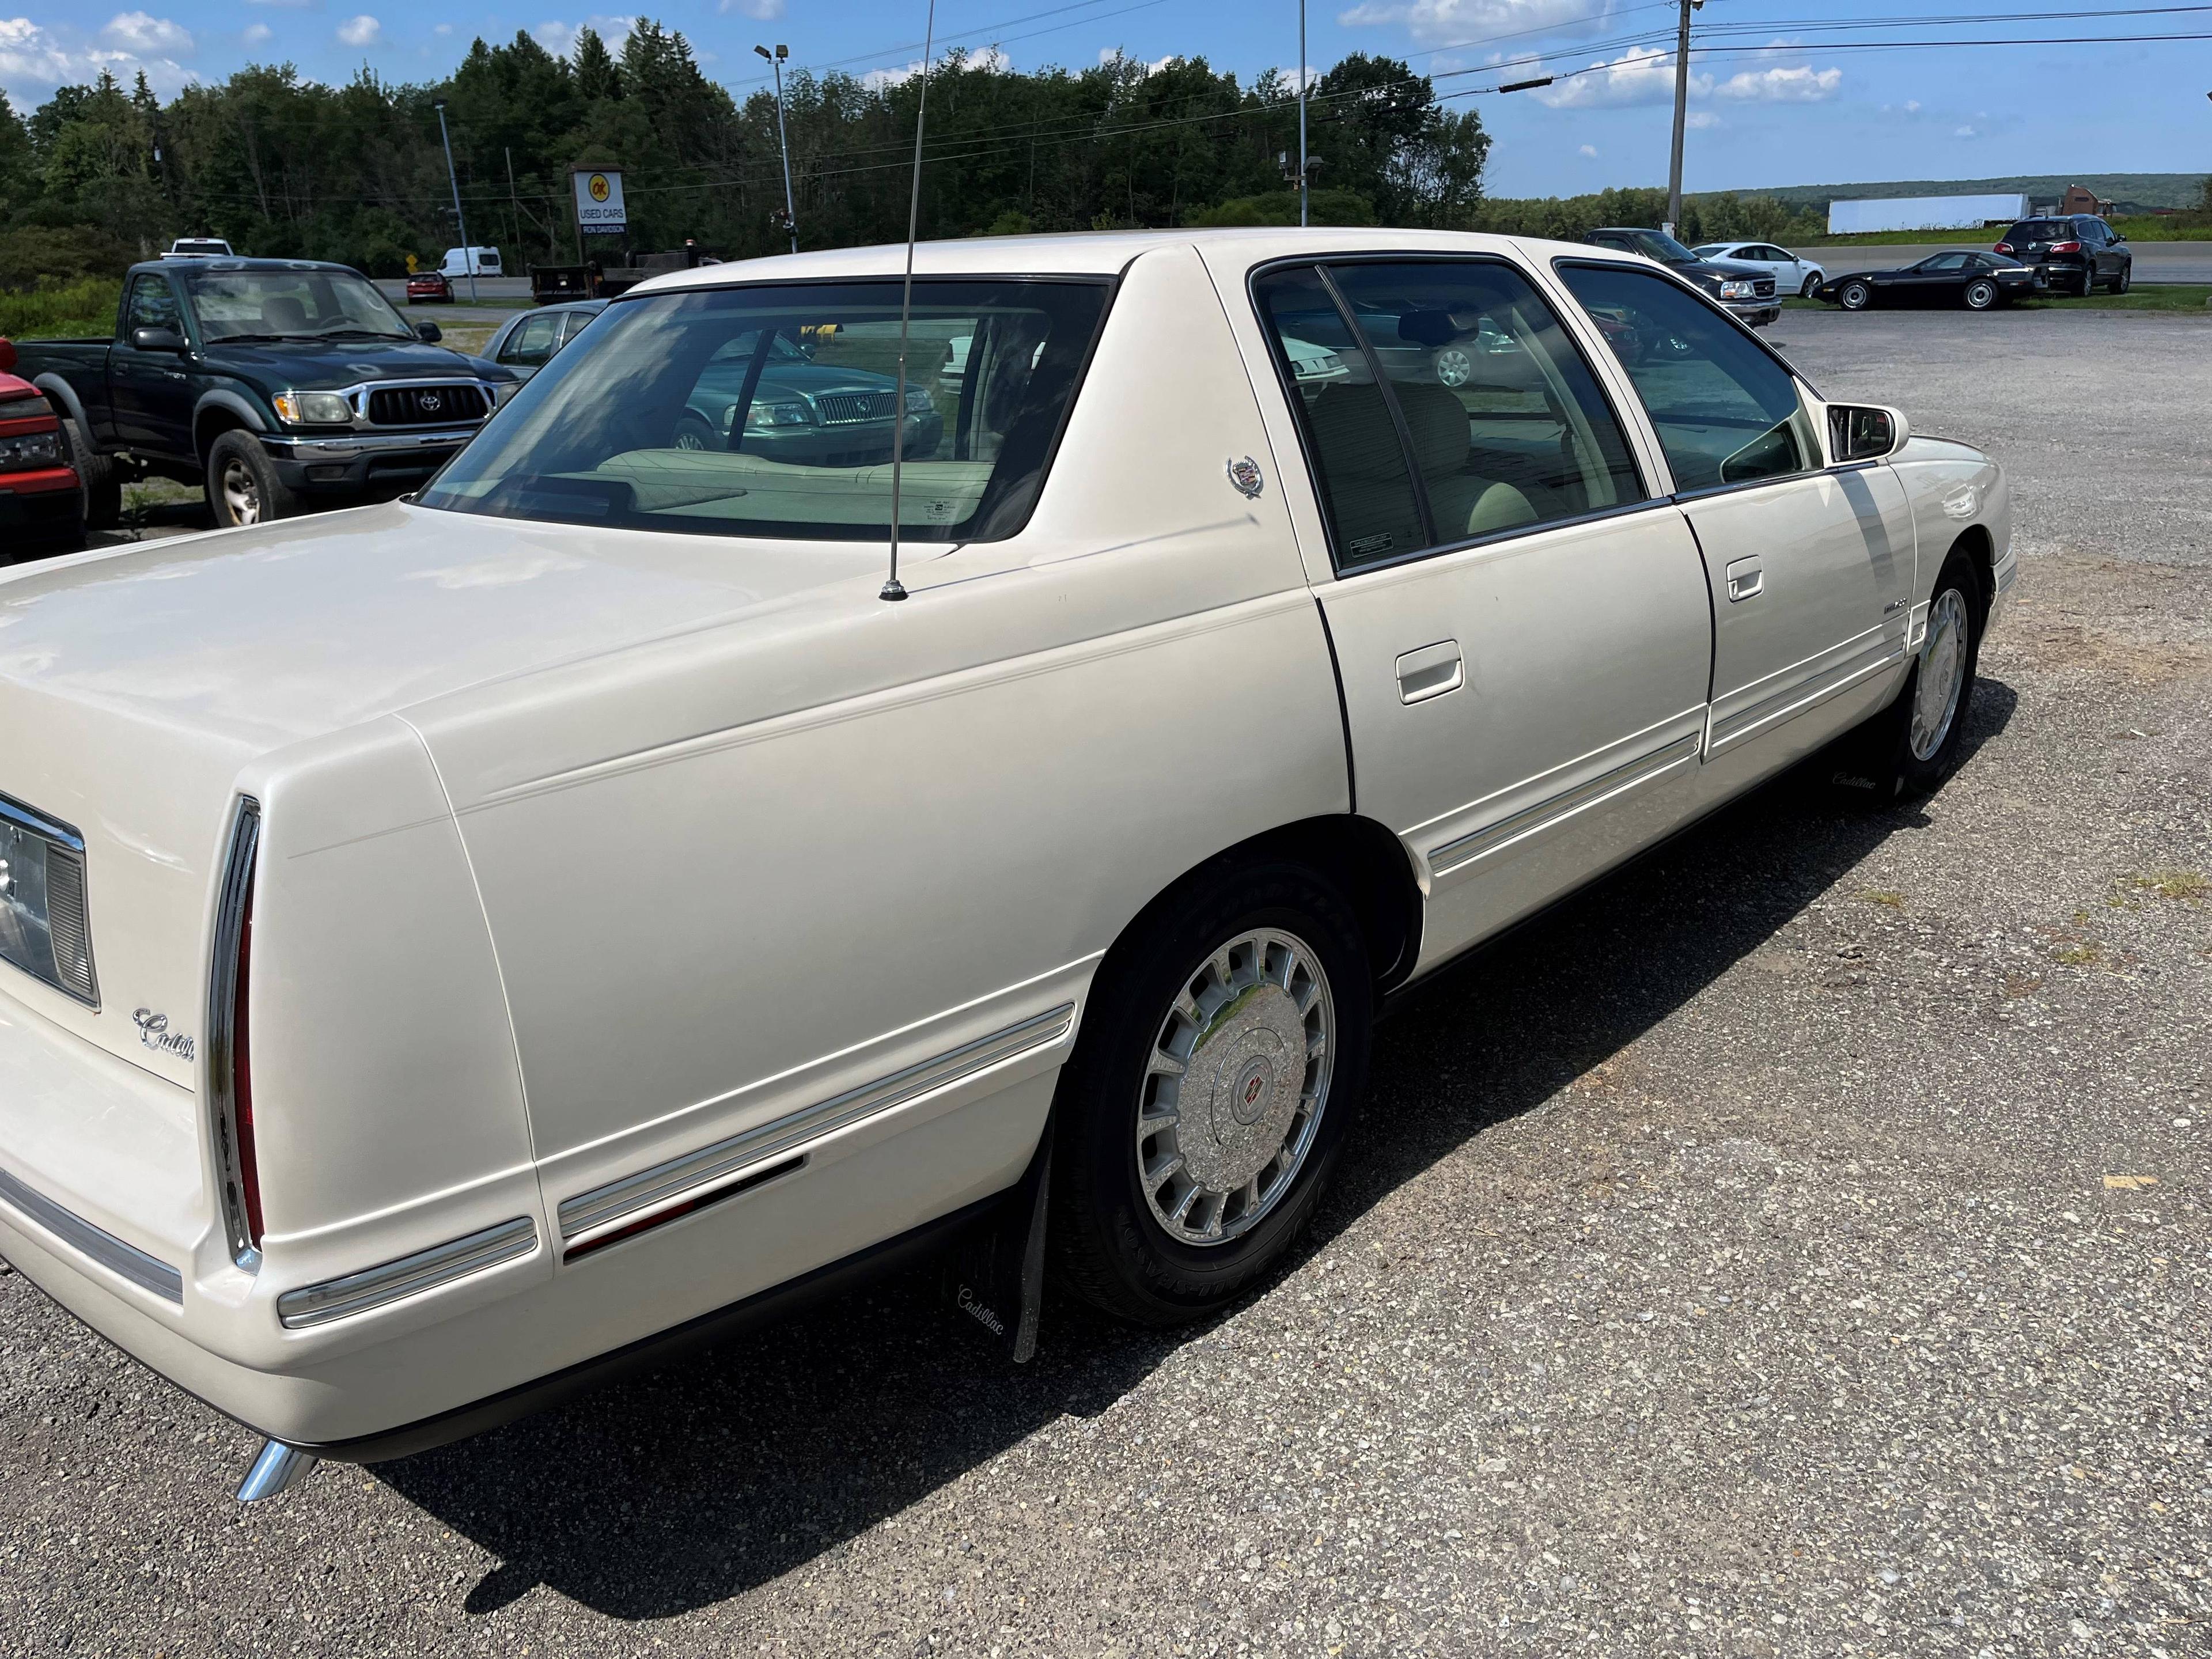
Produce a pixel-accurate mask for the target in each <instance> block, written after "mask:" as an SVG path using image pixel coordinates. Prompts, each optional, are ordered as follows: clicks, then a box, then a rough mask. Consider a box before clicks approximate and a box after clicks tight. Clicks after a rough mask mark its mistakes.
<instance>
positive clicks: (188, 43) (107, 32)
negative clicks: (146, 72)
mask: <svg viewBox="0 0 2212 1659" xmlns="http://www.w3.org/2000/svg"><path fill="white" fill-rule="evenodd" d="M100 34H101V36H102V37H103V38H104V39H105V40H106V41H107V43H108V44H109V45H110V46H120V47H122V48H123V50H124V51H125V52H141V53H145V54H149V55H158V56H161V57H163V58H179V57H189V56H191V50H192V36H191V30H189V29H187V28H185V27H184V26H183V25H182V24H181V23H173V22H171V21H169V20H168V19H167V18H166V17H156V16H155V15H152V14H151V13H150V12H143V11H125V12H118V13H117V14H116V15H114V16H112V17H111V18H109V19H108V20H107V27H106V28H104V29H102V30H100Z"/></svg>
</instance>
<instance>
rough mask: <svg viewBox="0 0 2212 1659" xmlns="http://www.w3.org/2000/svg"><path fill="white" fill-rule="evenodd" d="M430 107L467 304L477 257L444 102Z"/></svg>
mask: <svg viewBox="0 0 2212 1659" xmlns="http://www.w3.org/2000/svg"><path fill="white" fill-rule="evenodd" d="M430 102H431V105H432V106H433V107H434V108H435V109H436V110H437V112H438V142H439V143H442V144H443V145H445V147H446V182H447V183H448V184H450V185H453V222H454V223H455V224H456V225H458V226H459V227H460V231H461V268H462V269H463V270H466V271H467V272H468V273H469V303H470V304H471V305H474V304H475V303H476V302H477V256H476V250H475V249H474V248H472V247H471V246H469V222H468V221H467V220H466V219H464V218H463V217H461V179H460V175H459V173H455V172H454V171H453V135H452V134H450V133H448V132H447V131H446V100H444V99H442V98H434V99H432V100H430Z"/></svg>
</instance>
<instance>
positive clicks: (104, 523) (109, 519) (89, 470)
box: [56, 410, 123, 530]
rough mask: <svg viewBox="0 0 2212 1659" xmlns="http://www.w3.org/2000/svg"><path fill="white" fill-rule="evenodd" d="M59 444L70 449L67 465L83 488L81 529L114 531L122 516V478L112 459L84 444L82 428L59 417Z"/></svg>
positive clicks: (64, 417)
mask: <svg viewBox="0 0 2212 1659" xmlns="http://www.w3.org/2000/svg"><path fill="white" fill-rule="evenodd" d="M56 412H57V413H59V411H58V410H57V411H56ZM62 441H63V442H64V444H66V445H67V446H68V447H69V453H70V465H71V466H73V467H75V468H76V477H77V482H78V483H80V484H82V486H83V488H84V527H85V528H86V529H87V530H112V529H114V528H115V521H116V520H118V519H119V518H121V517H122V516H123V478H122V475H121V474H119V473H118V472H117V471H116V470H115V459H114V458H113V457H112V456H109V455H103V454H101V453H100V452H99V451H98V450H96V449H94V447H92V446H91V445H90V444H89V443H88V442H87V441H85V435H84V429H83V428H82V427H80V426H78V425H77V423H76V422H75V421H73V420H70V418H68V417H67V416H63V417H62Z"/></svg>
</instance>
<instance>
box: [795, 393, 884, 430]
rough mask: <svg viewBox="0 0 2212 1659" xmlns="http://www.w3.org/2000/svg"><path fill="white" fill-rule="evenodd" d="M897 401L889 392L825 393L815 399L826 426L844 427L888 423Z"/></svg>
mask: <svg viewBox="0 0 2212 1659" xmlns="http://www.w3.org/2000/svg"><path fill="white" fill-rule="evenodd" d="M896 401H897V398H896V396H895V395H894V394H892V393H891V392H823V393H822V395H821V396H819V397H817V398H815V400H814V403H815V406H816V407H817V408H818V409H819V410H821V411H822V424H823V425H824V426H844V425H847V424H848V423H850V422H854V421H888V420H889V419H890V417H891V407H892V405H893V404H895V403H896Z"/></svg>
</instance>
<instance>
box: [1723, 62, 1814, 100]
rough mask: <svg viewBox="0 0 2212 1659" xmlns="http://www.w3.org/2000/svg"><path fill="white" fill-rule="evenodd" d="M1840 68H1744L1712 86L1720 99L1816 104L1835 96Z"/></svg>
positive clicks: (1805, 65)
mask: <svg viewBox="0 0 2212 1659" xmlns="http://www.w3.org/2000/svg"><path fill="white" fill-rule="evenodd" d="M1843 80H1844V72H1843V70H1839V69H1824V70H1816V69H1814V67H1813V66H1812V65H1811V64H1798V65H1797V66H1796V67H1795V68H1793V69H1771V70H1744V71H1743V72H1742V73H1741V75H1731V76H1729V78H1728V79H1727V80H1725V81H1723V82H1721V83H1720V85H1719V86H1718V87H1717V88H1714V92H1715V94H1717V96H1719V97H1723V98H1736V99H1742V100H1748V101H1753V102H1759V103H1768V104H1817V103H1820V101H1821V100H1824V99H1828V98H1832V97H1834V96H1835V95H1836V88H1838V87H1839V86H1841V85H1842V84H1843Z"/></svg>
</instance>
